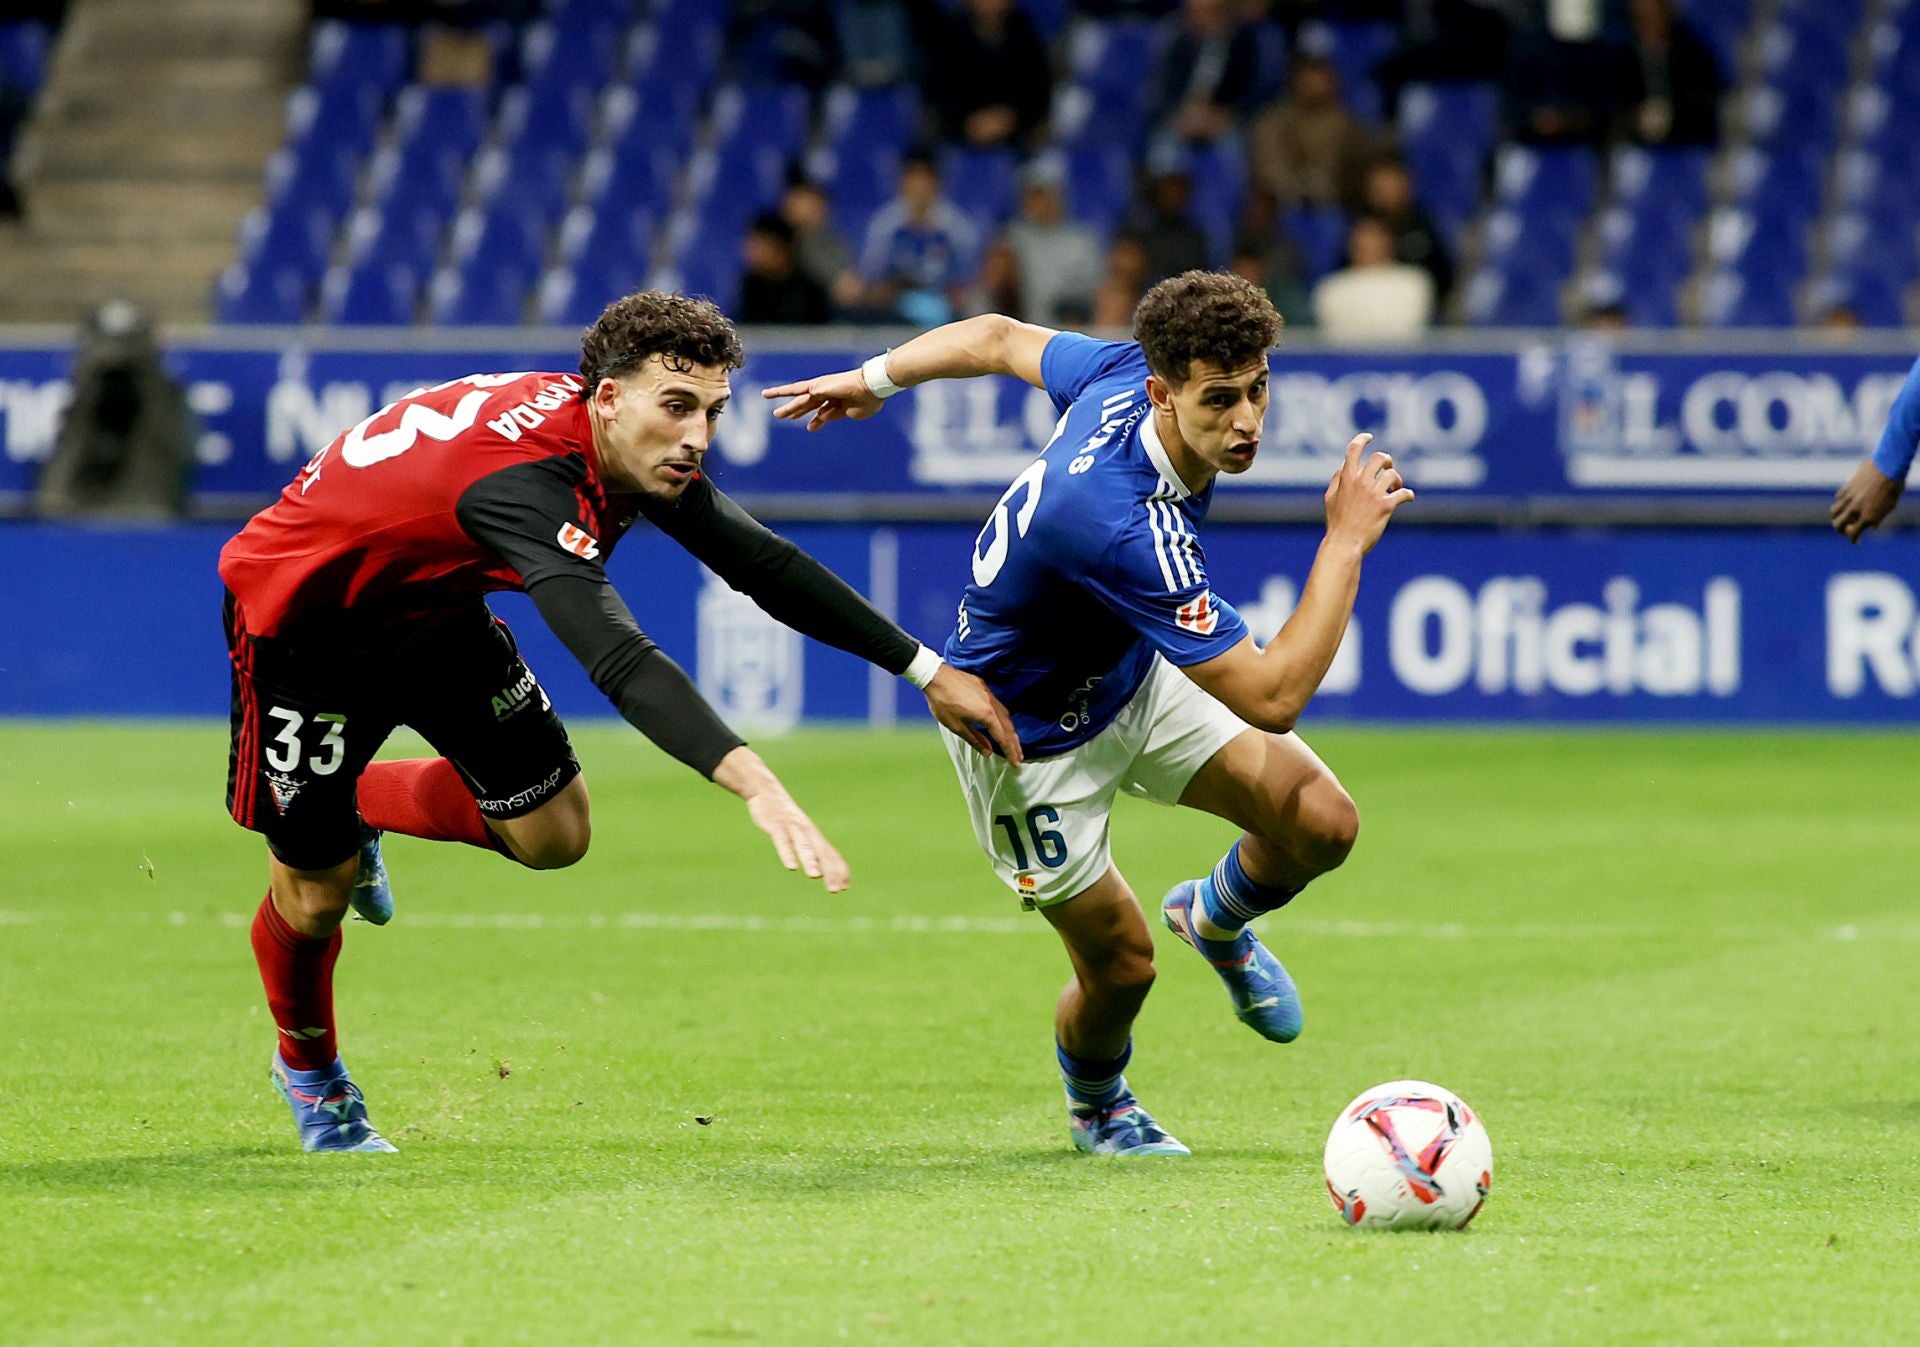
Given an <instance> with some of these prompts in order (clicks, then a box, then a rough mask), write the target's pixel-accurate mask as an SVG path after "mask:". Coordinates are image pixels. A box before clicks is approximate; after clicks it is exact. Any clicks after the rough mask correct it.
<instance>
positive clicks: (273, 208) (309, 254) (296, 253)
mask: <svg viewBox="0 0 1920 1347" xmlns="http://www.w3.org/2000/svg"><path fill="white" fill-rule="evenodd" d="M333 227H334V220H333V217H332V215H330V214H329V213H328V212H327V211H326V210H325V209H324V208H323V207H320V206H316V205H312V204H308V203H307V202H305V201H304V200H302V199H299V198H293V199H289V200H287V201H284V202H281V203H278V204H274V205H268V206H260V207H256V208H255V209H253V210H252V211H249V212H248V213H247V217H246V218H245V219H244V220H242V221H241V222H240V246H239V250H238V252H239V258H240V261H241V262H242V263H244V264H245V265H246V266H247V267H248V268H249V269H251V270H258V271H261V272H263V273H281V272H286V273H291V274H292V275H295V276H298V277H299V278H300V279H301V281H302V283H304V284H307V285H311V284H313V283H314V282H316V281H318V280H319V279H320V275H321V273H322V272H324V271H325V270H326V269H327V254H328V253H329V252H330V251H331V250H332V247H333V232H334V228H333Z"/></svg>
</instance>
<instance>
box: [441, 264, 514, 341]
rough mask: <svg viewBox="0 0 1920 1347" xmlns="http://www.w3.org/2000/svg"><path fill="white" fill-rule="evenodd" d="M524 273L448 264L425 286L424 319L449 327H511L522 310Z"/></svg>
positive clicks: (508, 269)
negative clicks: (448, 265) (425, 306)
mask: <svg viewBox="0 0 1920 1347" xmlns="http://www.w3.org/2000/svg"><path fill="white" fill-rule="evenodd" d="M526 299H527V274H526V273H525V272H521V271H516V270H513V269H511V268H506V269H496V268H492V267H484V266H467V267H457V268H456V267H449V268H446V269H445V270H443V271H440V272H438V273H436V274H435V275H434V277H433V280H432V281H431V282H429V283H428V285H427V321H428V322H430V323H437V324H441V325H444V326H449V327H511V326H515V325H517V324H518V323H519V322H520V318H521V315H522V314H523V313H524V312H525V310H526Z"/></svg>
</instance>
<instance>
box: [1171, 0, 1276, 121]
mask: <svg viewBox="0 0 1920 1347" xmlns="http://www.w3.org/2000/svg"><path fill="white" fill-rule="evenodd" d="M1259 78H1260V49H1259V45H1258V43H1257V42H1256V41H1255V39H1254V34H1253V29H1252V28H1251V27H1249V26H1248V25H1246V24H1244V23H1241V22H1240V20H1239V17H1238V16H1237V15H1236V14H1235V13H1234V9H1233V5H1232V0H1186V7H1185V10H1184V11H1183V13H1182V14H1181V17H1180V21H1179V25H1178V27H1177V29H1176V31H1175V33H1174V37H1173V40H1172V41H1171V42H1169V43H1168V44H1167V49H1166V51H1165V52H1164V53H1163V54H1162V56H1161V58H1160V68H1159V70H1158V71H1157V72H1156V73H1155V76H1154V87H1155V96H1154V102H1153V109H1152V114H1151V122H1150V124H1151V125H1152V127H1153V129H1154V132H1155V134H1156V135H1157V136H1160V137H1163V138H1171V139H1173V140H1176V141H1181V142H1185V143H1187V144H1197V143H1208V142H1212V141H1215V140H1218V139H1220V138H1221V137H1222V136H1225V135H1227V134H1229V133H1230V132H1232V131H1233V130H1234V129H1235V128H1236V127H1237V126H1238V124H1239V121H1240V118H1241V116H1242V114H1244V113H1245V112H1246V111H1247V103H1248V101H1249V100H1250V99H1251V98H1252V97H1253V95H1254V93H1255V91H1256V90H1255V85H1256V84H1257V83H1258V81H1259Z"/></svg>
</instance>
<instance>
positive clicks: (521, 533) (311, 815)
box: [220, 292, 1020, 1151]
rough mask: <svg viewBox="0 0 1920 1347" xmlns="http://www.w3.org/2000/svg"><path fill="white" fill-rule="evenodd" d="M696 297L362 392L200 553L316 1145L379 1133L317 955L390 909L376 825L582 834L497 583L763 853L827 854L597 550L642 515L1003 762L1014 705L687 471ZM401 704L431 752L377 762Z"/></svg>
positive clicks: (625, 305)
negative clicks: (649, 632)
mask: <svg viewBox="0 0 1920 1347" xmlns="http://www.w3.org/2000/svg"><path fill="white" fill-rule="evenodd" d="M741 359H742V355H741V349H740V342H739V338H738V336H737V335H736V334H735V332H734V330H733V326H732V324H730V323H729V322H728V321H727V319H726V317H725V315H723V314H722V313H721V312H720V310H719V309H717V308H715V307H714V306H713V305H712V304H710V303H707V302H706V301H704V300H697V299H690V298H686V297H684V296H679V295H667V294H660V293H656V292H642V293H639V294H635V295H629V296H628V297H626V298H625V299H622V300H619V301H617V302H616V303H614V304H613V305H611V306H609V307H608V309H607V310H606V312H605V313H603V314H602V315H601V316H600V318H599V320H598V321H597V322H596V323H595V324H594V325H593V326H592V327H591V328H589V329H588V330H587V332H586V334H585V336H584V338H583V341H582V354H581V361H580V370H581V373H580V376H579V377H575V376H573V375H571V374H481V375H473V376H470V377H468V378H465V379H455V380H453V381H452V382H450V383H446V384H442V385H440V386H439V387H437V388H428V389H422V390H420V391H418V392H415V393H413V394H410V395H409V396H407V397H404V398H402V399H400V400H399V401H398V402H396V403H393V404H392V405H391V406H388V407H383V408H382V409H381V410H379V411H377V412H375V413H374V414H373V415H372V416H370V417H368V418H367V419H366V420H365V421H362V422H361V423H360V424H359V425H357V426H355V427H353V428H352V429H351V430H349V431H347V432H346V433H345V434H343V435H342V436H340V438H339V439H337V440H335V441H334V442H333V443H332V444H330V445H328V446H327V447H326V448H325V449H323V450H321V451H320V453H319V454H317V455H316V456H315V457H314V458H313V459H312V460H311V461H310V462H309V463H308V464H307V465H306V466H305V467H304V468H302V469H301V471H300V473H299V474H298V475H297V476H296V477H295V479H294V480H293V482H292V483H291V484H290V485H289V486H288V487H287V489H286V490H285V491H284V492H283V493H282V494H281V496H280V499H279V500H278V501H276V502H275V503H274V504H273V505H272V506H270V507H268V508H267V509H265V510H263V511H261V512H260V513H259V514H257V515H255V516H254V517H253V518H252V520H250V521H249V522H248V523H247V526H246V527H245V528H244V529H242V530H241V531H240V533H239V534H238V535H237V536H236V537H235V538H233V540H232V541H230V542H229V543H228V544H227V545H226V547H225V548H224V549H223V550H222V552H221V554H220V575H221V578H222V579H223V580H224V581H225V582H226V585H227V589H228V597H227V601H226V625H227V637H228V646H229V649H230V651H231V654H232V659H233V726H232V746H231V754H230V766H229V776H228V785H227V794H228V807H229V809H230V810H231V811H232V813H233V816H234V818H235V819H236V820H237V821H238V822H239V823H241V824H242V825H243V826H245V827H248V828H251V829H253V830H254V831H256V832H259V833H263V834H265V836H266V839H267V847H268V851H269V857H268V866H269V871H270V877H271V887H270V888H269V889H268V892H267V896H266V898H265V900H264V901H262V903H261V904H260V910H259V912H258V914H257V915H256V916H255V918H254V923H253V949H254V955H255V957H256V959H257V960H258V962H259V965H260V976H261V979H262V981H263V982H264V983H265V984H266V991H267V1004H268V1006H269V1007H270V1008H271V1010H272V1012H273V1018H274V1022H275V1024H276V1025H277V1026H278V1027H279V1032H280V1042H279V1050H278V1051H277V1052H276V1053H275V1055H274V1059H273V1079H274V1082H275V1084H276V1085H277V1086H278V1087H279V1089H280V1091H281V1093H282V1094H283V1095H284V1096H285V1098H286V1099H287V1102H288V1103H289V1104H290V1105H291V1106H292V1108H293V1114H294V1120H295V1122H296V1123H297V1124H298V1125H299V1128H300V1133H301V1141H302V1144H303V1145H304V1146H305V1147H306V1148H307V1149H308V1150H361V1151H368V1150H375V1151H384V1150H392V1149H393V1147H392V1146H391V1145H390V1144H388V1143H387V1142H386V1141H385V1140H384V1139H383V1138H382V1137H381V1136H380V1134H379V1133H378V1132H377V1131H375V1130H374V1128H373V1126H372V1125H371V1123H370V1122H369V1121H368V1119H367V1111H366V1105H365V1103H364V1101H363V1100H362V1098H361V1095H360V1091H359V1090H358V1089H357V1088H356V1087H355V1086H354V1084H353V1082H352V1081H351V1080H350V1079H349V1078H348V1076H347V1073H346V1070H345V1068H344V1067H343V1066H342V1065H341V1062H340V1057H339V1052H338V1049H337V1046H336V1037H335V1028H334V1015H333V965H334V960H335V959H336V958H337V957H338V955H339V952H340V943H341V941H340V922H341V919H342V918H343V917H344V916H345V915H346V912H347V909H348V907H349V906H352V907H353V908H355V909H356V910H358V911H359V912H360V913H361V915H362V916H364V917H366V918H368V919H369V920H372V921H375V922H384V921H385V920H386V919H387V918H388V917H389V916H390V915H391V913H392V894H391V891H390V889H389V887H388V884H387V879H386V873H385V867H384V866H383V865H382V864H381V860H380V851H379V837H380V833H381V832H382V831H387V832H398V833H403V834H406V835H408V836H412V837H424V838H431V839H436V840H444V841H456V842H465V843H467V844H469V845H472V846H479V847H488V848H491V849H493V850H495V851H499V852H502V853H504V854H505V855H507V856H510V857H512V858H513V859H515V860H517V861H519V862H520V863H521V864H523V865H526V866H529V867H531V868H533V869H550V868H554V867H558V866H565V865H571V864H573V863H574V862H575V861H577V860H579V859H580V858H581V856H583V855H584V854H585V853H586V850H587V838H588V809H587V787H586V781H585V779H584V778H583V777H582V776H581V774H580V764H579V762H578V760H577V759H576V758H575V757H574V753H573V749H572V746H571V745H570V744H569V742H568V740H567V733H566V728H565V727H564V726H563V725H562V724H561V723H560V719H559V717H558V716H556V715H555V714H554V712H553V709H552V707H551V705H550V704H549V703H548V701H547V698H546V695H545V694H544V693H543V692H542V691H541V690H540V686H539V684H538V683H537V682H536V681H535V679H534V676H533V673H532V671H531V670H530V669H528V667H527V665H526V663H525V662H524V661H523V660H522V659H521V657H520V655H519V652H518V651H517V649H516V648H515V646H514V642H513V637H512V635H511V633H509V632H508V630H507V628H506V625H505V624H504V623H502V622H500V621H499V620H498V619H496V618H495V617H494V616H493V615H492V613H491V612H490V611H489V610H488V608H487V605H486V602H485V597H484V596H485V595H486V594H487V593H488V592H490V591H493V590H503V589H523V590H525V591H526V593H527V595H528V596H529V597H530V598H531V599H532V600H533V603H534V606H535V607H536V608H537V609H538V610H539V613H540V616H541V617H542V618H543V619H544V620H545V621H546V622H547V624H548V625H549V626H551V627H552V628H553V630H554V632H555V634H556V635H558V636H559V637H560V639H561V641H562V642H563V643H564V644H565V645H566V646H567V648H568V649H569V650H570V651H572V652H573V654H574V655H575V656H577V657H578V658H579V660H580V662H581V663H582V664H583V665H585V666H586V668H587V670H588V671H589V672H590V673H591V674H592V676H593V680H594V683H595V685H596V686H598V687H599V688H600V689H601V691H603V692H605V693H606V694H607V696H608V697H609V698H610V699H611V700H612V701H613V703H614V704H615V705H616V706H617V707H618V708H619V709H620V713H621V714H622V715H623V716H625V717H626V719H627V720H628V721H630V722H631V723H632V724H633V725H634V726H635V727H636V728H638V729H639V730H640V731H641V732H642V733H643V734H645V735H646V736H647V737H648V738H650V739H652V740H653V741H654V742H655V743H656V744H658V745H659V746H660V747H661V748H663V749H665V750H666V751H667V752H668V753H670V754H672V755H673V756H674V757H676V758H678V759H679V760H680V761H682V762H684V763H686V764H687V765H688V766H689V767H691V768H693V769H694V770H695V771H697V772H699V773H700V774H701V775H702V776H705V777H708V778H710V779H712V780H713V781H714V782H716V783H717V784H719V785H721V786H724V787H726V788H727V789H728V790H730V791H732V792H734V793H735V794H736V795H738V796H740V797H741V799H742V800H744V801H745V802H746V806H747V812H748V816H749V817H750V818H751V819H752V821H753V823H754V824H755V825H756V826H757V827H759V828H760V829H761V830H762V831H763V832H765V833H767V835H768V836H769V837H770V838H771V839H772V840H773V845H774V849H775V850H776V852H777V853H778V854H779V858H780V861H781V863H782V864H784V865H785V866H786V867H787V868H788V869H789V870H793V869H800V870H804V871H805V872H806V873H807V874H808V875H809V876H811V877H813V878H816V879H820V880H822V881H823V882H824V883H825V885H826V887H827V889H828V891H829V892H838V891H839V890H841V889H843V888H845V887H846V884H847V877H848V876H847V865H846V862H845V861H844V860H842V859H841V857H840V854H839V853H838V852H837V851H835V850H834V848H833V845H832V843H830V842H828V841H827V839H826V838H825V837H824V836H822V835H821V833H820V830H819V829H818V828H816V827H815V826H814V824H813V822H812V820H810V819H809V818H808V817H807V816H806V814H805V813H804V812H802V811H801V809H800V806H799V805H797V804H795V803H794V800H793V797H792V796H790V795H789V794H788V793H787V791H786V789H785V788H784V787H783V786H782V785H781V784H780V782H779V780H778V779H777V778H776V777H775V776H774V775H773V773H772V772H771V771H770V770H768V768H767V765H766V764H765V763H764V762H762V761H761V759H760V757H759V756H758V755H757V754H756V753H754V751H753V750H752V749H750V748H748V747H747V746H746V744H745V743H744V742H742V740H741V739H740V737H739V736H738V735H736V734H735V733H734V732H733V731H732V730H730V729H728V728H727V726H726V725H725V724H724V723H722V722H721V720H720V718H719V716H718V715H716V714H715V713H714V711H713V709H712V707H710V706H709V705H708V704H707V703H706V701H705V700H704V699H703V698H702V697H701V696H700V693H699V692H698V690H697V689H696V688H695V687H694V685H693V683H692V682H691V681H690V680H689V679H688V678H687V676H686V674H685V673H684V672H682V670H681V669H680V667H679V666H678V665H677V664H675V663H674V662H673V660H672V659H670V658H669V657H668V656H667V655H666V654H665V653H664V652H663V651H661V650H660V649H659V648H658V647H657V646H655V645H654V644H653V642H652V641H650V640H649V639H647V637H646V635H645V634H644V633H643V632H642V631H641V630H640V628H639V626H638V625H637V624H636V623H635V621H634V618H633V615H632V614H631V613H630V612H629V611H628V609H627V605H626V604H625V603H624V602H622V600H621V598H620V596H619V594H617V593H616V592H615V591H614V589H613V587H612V585H611V584H609V583H608V580H607V576H606V572H605V571H604V570H603V569H602V566H601V558H602V557H603V556H604V555H605V554H606V553H607V551H609V550H610V549H611V548H612V547H613V545H614V544H615V543H616V542H617V541H618V540H619V538H620V537H621V536H622V535H623V534H624V533H625V532H626V530H627V529H628V528H629V527H630V526H632V525H633V524H634V523H635V522H636V520H638V519H640V518H645V519H646V520H647V521H648V522H649V523H651V524H653V525H654V526H655V527H657V528H659V529H660V530H662V531H663V532H665V533H666V534H667V535H668V536H669V537H671V538H673V539H674V540H675V541H676V542H678V543H679V544H680V545H681V546H683V547H685V548H686V549H687V550H688V551H689V552H691V553H693V555H694V556H696V557H698V558H699V559H700V560H701V561H702V562H703V563H705V564H706V565H707V567H708V568H710V569H711V570H712V571H713V572H714V573H715V574H717V575H719V576H720V577H721V579H723V580H725V581H726V582H727V583H728V584H730V585H732V586H733V587H734V588H735V589H738V590H740V591H742V592H744V593H746V594H747V595H749V596H750V597H752V598H753V600H754V601H755V602H756V603H758V604H759V605H760V607H761V608H763V609H765V610H766V611H767V612H768V613H769V614H771V615H772V616H773V617H775V618H777V619H778V620H779V621H781V622H783V623H785V624H786V625H788V626H790V627H792V628H793V629H795V630H796V631H799V632H801V633H803V634H805V635H807V636H811V637H813V638H814V639H815V640H818V641H823V642H825V643H827V644H829V645H833V646H837V647H838V648H840V649H842V650H847V651H850V652H852V653H854V654H856V655H859V656H861V657H862V658H864V659H867V660H869V661H871V662H872V663H874V664H877V665H879V666H880V667H881V668H883V669H886V670H887V671H888V672H890V673H895V674H900V675H903V676H905V677H907V678H908V679H910V680H911V681H912V682H913V683H914V684H915V685H916V686H918V687H920V688H921V689H922V690H923V691H924V692H925V693H926V696H927V701H928V703H929V705H930V707H931V709H932V711H933V713H934V715H935V717H936V718H937V719H938V720H939V721H940V723H941V724H943V725H945V726H947V727H948V728H949V729H951V730H953V731H954V732H955V733H956V734H960V735H962V736H963V737H965V738H967V739H968V741H969V742H971V743H972V744H973V745H974V746H975V747H976V748H977V749H979V750H980V751H981V752H983V753H986V752H991V751H999V752H1001V753H1003V754H1004V755H1005V756H1006V757H1007V758H1008V759H1010V760H1011V761H1014V762H1018V761H1019V758H1020V747H1019V743H1018V740H1017V739H1016V738H1015V736H1014V733H1013V730H1012V727H1011V724H1010V722H1009V720H1008V718H1007V714H1006V709H1005V708H1004V707H1003V706H1001V705H1000V703H999V702H998V701H997V700H995V698H994V697H993V694H992V693H991V692H989V691H988V690H987V688H986V685H985V684H984V683H982V682H981V681H980V680H979V679H977V678H975V677H973V676H972V675H970V674H965V673H962V672H960V671H959V670H956V669H953V668H951V667H949V666H947V665H946V664H944V663H942V662H941V661H940V659H939V656H938V655H936V654H935V653H934V652H933V651H931V650H929V649H928V648H927V647H925V646H923V645H921V644H920V643H919V642H918V641H916V640H915V639H914V638H913V637H911V636H909V635H907V633H906V632H904V631H902V630H901V629H900V628H899V627H898V626H896V625H895V624H894V623H893V622H892V621H890V620H889V619H888V618H886V617H885V616H884V615H883V614H881V613H880V612H879V611H878V610H876V609H875V608H874V607H873V606H872V605H871V604H869V603H868V602H867V601H866V600H865V599H863V598H862V597H860V595H859V594H858V593H856V592H855V591H854V590H853V589H852V588H851V587H850V586H848V585H847V584H845V583H844V582H843V581H841V580H840V579H838V578H837V577H836V576H834V575H833V574H832V573H831V572H830V571H828V570H827V569H826V568H825V567H823V566H822V565H820V563H819V562H817V561H815V560H814V559H813V558H812V557H809V556H808V555H807V554H806V553H804V552H802V551H801V550H800V549H799V548H797V547H795V546H794V545H793V544H792V543H790V542H788V541H786V540H785V539H783V538H781V537H778V536H777V535H775V534H773V533H771V532H769V531H768V530H767V529H766V528H765V527H763V526H762V525H761V524H759V523H758V522H756V521H755V520H754V519H753V518H751V517H750V516H749V515H747V514H746V513H745V512H744V511H742V510H741V509H740V508H739V507H738V506H737V505H735V504H734V503H733V502H732V501H730V500H728V499H727V497H726V496H724V495H722V494H721V493H720V492H719V491H717V490H715V489H714V486H713V484H712V483H711V482H710V481H708V480H707V479H706V478H705V476H704V475H703V474H702V472H701V462H702V459H703V457H704V456H705V454H706V452H707V449H708V446H709V445H710V444H711V442H712V438H713V433H714V426H715V423H716V421H717V420H718V418H719V416H720V413H721V410H722V408H723V407H724V406H725V404H726V402H727V398H728V395H729V386H728V379H727V375H728V371H730V370H733V369H737V368H738V367H739V366H740V364H741ZM398 725H407V726H411V727H412V728H413V729H415V730H417V731H418V732H419V733H420V734H421V735H423V736H424V737H425V738H426V739H427V741H428V742H429V743H430V744H432V745H433V747H434V749H435V750H436V751H437V752H438V753H440V754H441V755H442V756H440V757H437V758H429V759H422V760H415V761H406V762H395V761H388V762H374V761H373V760H372V759H373V755H374V753H375V752H376V751H377V750H378V749H379V747H380V745H381V743H382V742H383V741H384V740H385V739H386V738H387V736H388V734H389V733H391V732H392V730H393V729H394V728H395V727H396V726H398Z"/></svg>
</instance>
